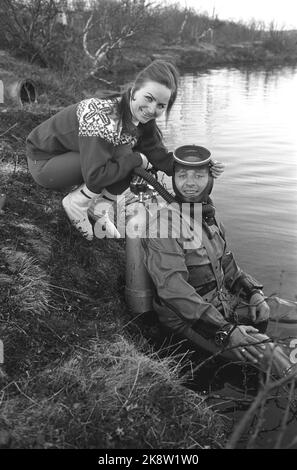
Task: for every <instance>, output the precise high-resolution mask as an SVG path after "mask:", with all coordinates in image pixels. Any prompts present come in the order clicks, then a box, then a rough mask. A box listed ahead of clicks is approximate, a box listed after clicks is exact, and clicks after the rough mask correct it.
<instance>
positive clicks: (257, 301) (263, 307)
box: [249, 292, 270, 323]
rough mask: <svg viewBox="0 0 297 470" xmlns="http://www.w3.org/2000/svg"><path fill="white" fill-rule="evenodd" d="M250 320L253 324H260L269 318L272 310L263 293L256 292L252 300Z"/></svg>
mask: <svg viewBox="0 0 297 470" xmlns="http://www.w3.org/2000/svg"><path fill="white" fill-rule="evenodd" d="M249 314H250V319H251V321H252V322H253V323H260V322H262V321H266V320H268V318H269V314H270V308H269V306H268V304H267V303H266V302H265V297H264V294H263V293H262V292H255V294H253V295H252V296H251V298H250V304H249Z"/></svg>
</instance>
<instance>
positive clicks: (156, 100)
mask: <svg viewBox="0 0 297 470" xmlns="http://www.w3.org/2000/svg"><path fill="white" fill-rule="evenodd" d="M170 97H171V90H170V89H169V88H167V87H166V86H165V85H161V84H160V83H157V82H151V81H148V82H145V84H144V85H143V86H142V87H141V88H139V89H138V90H136V91H135V92H134V93H133V95H132V97H131V101H130V109H131V113H132V116H133V118H134V119H135V120H136V121H139V122H141V123H142V124H145V123H146V122H148V121H151V120H152V119H156V118H158V117H160V116H161V114H163V113H164V111H165V110H166V108H167V106H168V103H169V100H170Z"/></svg>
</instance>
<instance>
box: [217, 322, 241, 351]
mask: <svg viewBox="0 0 297 470" xmlns="http://www.w3.org/2000/svg"><path fill="white" fill-rule="evenodd" d="M236 327H237V325H233V323H226V324H225V325H223V326H222V327H221V329H220V330H218V331H217V332H216V334H215V339H214V341H215V344H216V345H217V346H226V344H228V341H229V338H230V336H231V334H232V333H233V331H234V330H235V328H236Z"/></svg>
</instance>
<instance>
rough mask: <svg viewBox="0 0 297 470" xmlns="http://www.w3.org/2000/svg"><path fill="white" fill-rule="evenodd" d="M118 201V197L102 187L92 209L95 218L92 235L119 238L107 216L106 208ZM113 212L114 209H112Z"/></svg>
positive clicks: (119, 235)
mask: <svg viewBox="0 0 297 470" xmlns="http://www.w3.org/2000/svg"><path fill="white" fill-rule="evenodd" d="M117 202H118V197H117V196H116V195H114V194H111V193H109V192H108V191H107V190H106V189H103V191H102V193H101V195H100V196H99V197H98V198H97V199H96V204H95V207H94V210H93V213H94V216H95V218H96V219H97V220H96V222H95V225H94V235H95V237H97V238H105V237H106V238H121V234H120V232H119V231H118V230H117V228H116V226H115V225H114V224H113V223H112V221H111V220H110V218H109V215H108V210H109V209H110V208H111V207H112V206H115V205H116V203H117ZM113 212H114V211H113Z"/></svg>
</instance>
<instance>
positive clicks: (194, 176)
mask: <svg viewBox="0 0 297 470" xmlns="http://www.w3.org/2000/svg"><path fill="white" fill-rule="evenodd" d="M208 175H209V173H208V168H205V167H204V168H199V167H197V168H193V167H189V168H187V167H179V168H177V169H176V171H175V175H174V181H175V185H176V188H177V189H178V191H179V192H180V194H181V195H182V196H183V197H184V199H185V202H198V201H197V200H198V199H199V196H200V195H201V194H202V192H203V191H204V189H205V188H206V186H207V183H208Z"/></svg>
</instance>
